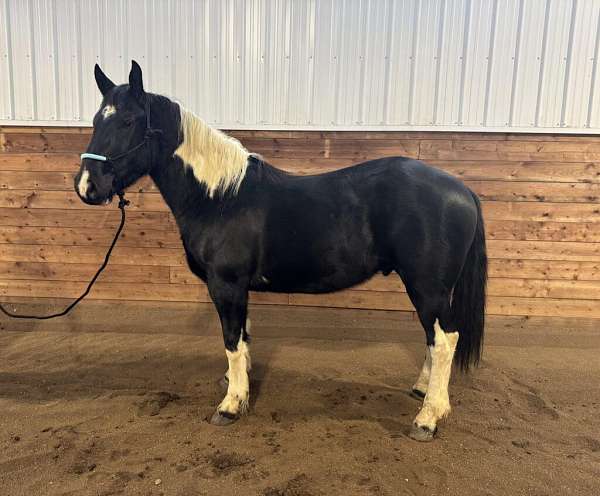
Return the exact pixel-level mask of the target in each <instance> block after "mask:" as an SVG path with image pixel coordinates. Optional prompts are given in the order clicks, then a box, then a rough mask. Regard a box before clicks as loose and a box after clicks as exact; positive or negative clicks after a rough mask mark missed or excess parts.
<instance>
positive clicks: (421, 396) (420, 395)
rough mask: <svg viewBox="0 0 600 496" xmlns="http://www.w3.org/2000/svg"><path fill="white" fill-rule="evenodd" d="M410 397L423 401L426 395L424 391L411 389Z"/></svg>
mask: <svg viewBox="0 0 600 496" xmlns="http://www.w3.org/2000/svg"><path fill="white" fill-rule="evenodd" d="M410 395H411V396H412V397H413V398H416V399H418V400H422V399H424V398H425V393H424V392H423V391H421V390H419V389H411V391H410Z"/></svg>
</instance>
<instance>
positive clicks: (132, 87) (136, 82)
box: [129, 60, 144, 100]
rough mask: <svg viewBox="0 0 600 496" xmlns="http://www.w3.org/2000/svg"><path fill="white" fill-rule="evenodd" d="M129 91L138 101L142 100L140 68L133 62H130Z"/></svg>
mask: <svg viewBox="0 0 600 496" xmlns="http://www.w3.org/2000/svg"><path fill="white" fill-rule="evenodd" d="M129 91H131V93H132V94H133V96H134V97H135V98H137V99H138V100H142V99H143V98H144V83H143V82H142V68H141V67H140V66H139V64H138V63H137V62H136V61H135V60H132V61H131V71H129Z"/></svg>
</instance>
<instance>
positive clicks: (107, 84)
mask: <svg viewBox="0 0 600 496" xmlns="http://www.w3.org/2000/svg"><path fill="white" fill-rule="evenodd" d="M94 76H95V77H96V84H97V85H98V89H99V90H100V93H102V96H104V95H106V93H108V92H109V91H110V90H112V89H113V88H114V87H115V83H113V82H112V81H111V80H110V79H108V77H107V76H106V74H104V73H103V72H102V69H100V66H99V65H98V64H96V65H95V66H94Z"/></svg>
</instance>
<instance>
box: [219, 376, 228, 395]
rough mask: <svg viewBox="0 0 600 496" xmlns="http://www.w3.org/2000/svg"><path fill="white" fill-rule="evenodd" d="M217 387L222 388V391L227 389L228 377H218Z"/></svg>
mask: <svg viewBox="0 0 600 496" xmlns="http://www.w3.org/2000/svg"><path fill="white" fill-rule="evenodd" d="M219 387H220V388H221V389H222V390H223V392H224V393H226V392H227V389H229V379H227V376H226V375H224V376H223V377H221V378H220V379H219Z"/></svg>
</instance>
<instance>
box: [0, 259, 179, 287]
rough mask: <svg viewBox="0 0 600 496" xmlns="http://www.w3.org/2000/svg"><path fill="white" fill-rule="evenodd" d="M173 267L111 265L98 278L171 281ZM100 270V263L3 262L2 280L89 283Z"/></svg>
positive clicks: (1, 268)
mask: <svg viewBox="0 0 600 496" xmlns="http://www.w3.org/2000/svg"><path fill="white" fill-rule="evenodd" d="M169 269H170V268H169V267H165V266H157V265H131V264H130V265H118V264H109V265H108V266H107V267H106V269H105V271H104V272H103V273H102V275H101V276H100V278H99V279H98V281H101V282H127V283H131V284H144V283H146V284H167V283H169ZM97 270H98V266H97V265H94V264H79V263H70V264H64V263H58V262H51V263H47V262H44V263H41V262H1V261H0V274H1V276H0V277H1V278H2V279H15V280H46V281H78V282H87V281H89V280H90V279H91V278H92V277H93V276H94V274H95V273H96V271H97Z"/></svg>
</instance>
